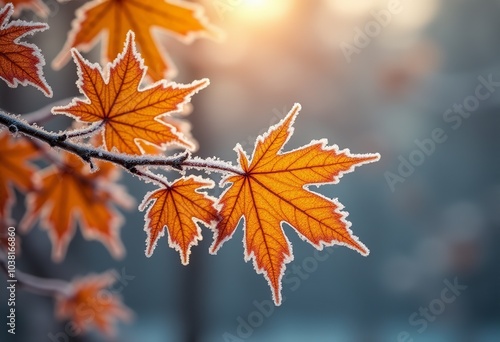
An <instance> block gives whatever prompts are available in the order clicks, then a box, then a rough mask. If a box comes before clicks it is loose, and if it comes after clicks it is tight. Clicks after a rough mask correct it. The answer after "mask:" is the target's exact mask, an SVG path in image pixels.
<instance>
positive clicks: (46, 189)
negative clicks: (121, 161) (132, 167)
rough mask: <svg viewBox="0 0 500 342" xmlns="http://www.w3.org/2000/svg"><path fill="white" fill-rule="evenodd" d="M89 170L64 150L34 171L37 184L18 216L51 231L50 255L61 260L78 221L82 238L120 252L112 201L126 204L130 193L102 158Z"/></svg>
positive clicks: (26, 224)
mask: <svg viewBox="0 0 500 342" xmlns="http://www.w3.org/2000/svg"><path fill="white" fill-rule="evenodd" d="M97 166H98V167H99V166H101V167H100V168H99V170H98V171H96V172H93V173H90V171H89V167H88V165H86V164H84V163H83V162H82V161H81V160H80V159H79V158H78V157H76V156H75V155H73V154H70V153H65V154H64V158H63V161H62V163H61V164H55V165H52V166H49V167H48V168H46V169H44V170H42V171H40V172H39V173H37V174H36V175H35V177H34V179H35V190H34V191H33V192H31V193H30V194H29V195H28V197H27V211H26V214H25V216H24V218H23V220H22V222H21V228H22V229H24V230H26V229H28V228H29V227H31V226H32V224H33V223H34V222H35V221H36V220H38V219H39V220H40V222H41V226H42V227H43V228H44V229H46V230H47V231H48V233H49V236H50V239H51V241H52V244H53V249H52V258H53V259H54V260H55V261H60V260H62V259H63V258H64V256H65V254H66V249H67V247H68V244H69V242H70V241H71V239H72V238H73V235H74V233H75V228H76V223H77V222H79V224H80V229H81V231H82V234H83V236H84V237H85V238H86V239H96V240H99V241H101V242H102V243H103V244H104V245H105V246H106V247H107V248H108V249H109V250H110V252H111V253H112V255H113V256H114V257H116V258H119V257H121V256H122V255H123V254H124V249H123V246H122V243H121V241H120V238H119V236H118V229H119V227H120V225H121V223H122V217H121V215H120V214H119V213H118V212H117V211H116V209H115V208H114V205H115V204H118V205H120V206H121V207H124V208H130V207H131V206H132V205H133V202H134V201H133V199H132V198H131V197H130V196H129V195H128V194H127V193H126V192H125V190H124V188H123V187H121V186H119V185H117V184H116V183H115V180H116V178H117V175H116V173H115V172H113V170H112V169H110V168H109V167H106V164H104V165H103V163H101V162H98V163H97Z"/></svg>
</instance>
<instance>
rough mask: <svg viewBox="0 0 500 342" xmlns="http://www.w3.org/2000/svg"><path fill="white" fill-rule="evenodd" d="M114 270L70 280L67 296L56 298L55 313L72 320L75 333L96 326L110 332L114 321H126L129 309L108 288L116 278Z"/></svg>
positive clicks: (131, 315)
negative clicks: (69, 290)
mask: <svg viewBox="0 0 500 342" xmlns="http://www.w3.org/2000/svg"><path fill="white" fill-rule="evenodd" d="M115 273H116V272H106V273H103V274H99V275H88V276H86V277H84V278H80V279H77V280H75V281H73V282H72V283H71V293H70V295H68V296H58V297H57V298H56V316H57V317H58V318H59V319H69V320H71V321H72V322H73V324H74V325H75V328H76V332H77V333H81V332H86V331H88V330H89V329H90V328H94V327H95V328H97V329H98V330H100V331H101V332H103V333H105V334H108V335H113V334H114V332H115V331H114V323H115V321H117V320H122V321H126V322H128V321H130V320H131V319H132V317H133V314H132V311H131V310H130V309H129V308H127V307H126V306H124V305H123V303H122V301H121V298H120V297H119V296H118V295H117V294H116V293H115V292H113V291H110V290H108V288H109V287H110V286H112V285H113V284H114V283H115V282H116V280H117V275H115Z"/></svg>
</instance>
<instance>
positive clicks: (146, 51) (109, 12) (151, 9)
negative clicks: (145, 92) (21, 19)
mask: <svg viewBox="0 0 500 342" xmlns="http://www.w3.org/2000/svg"><path fill="white" fill-rule="evenodd" d="M129 30H132V31H134V32H135V33H136V34H137V44H138V46H139V49H140V50H141V53H142V55H143V56H144V59H145V60H146V64H147V65H148V66H149V69H148V76H150V77H151V79H152V80H153V81H158V80H161V79H163V78H165V77H167V78H171V77H173V76H174V74H175V72H176V71H175V68H174V67H173V66H172V63H171V62H170V59H169V57H168V54H167V53H166V52H165V51H164V50H163V49H159V48H158V46H159V45H160V42H161V40H160V38H161V36H159V35H158V34H157V33H169V34H171V35H173V36H174V37H176V38H178V39H181V40H183V41H184V42H186V43H189V42H191V41H192V40H193V39H194V38H197V37H201V36H208V37H211V36H214V37H215V36H217V31H216V29H215V28H213V27H211V26H210V25H209V24H208V23H207V19H206V18H205V17H204V16H203V14H202V9H201V7H200V6H197V5H195V4H192V3H189V2H186V1H166V0H157V1H148V0H93V1H90V2H88V3H87V4H85V5H83V6H82V7H81V8H79V9H78V10H77V12H76V19H75V20H74V21H73V24H72V29H71V31H70V32H69V34H68V39H67V40H66V43H65V45H64V47H63V49H62V50H61V52H60V53H59V55H58V56H57V57H56V58H55V60H54V61H53V62H52V66H53V67H54V68H55V69H60V68H62V67H63V66H64V65H65V64H66V63H67V62H68V60H69V51H70V49H71V48H73V47H75V48H77V49H78V50H80V51H84V52H87V51H89V50H90V49H91V48H92V47H93V46H94V45H95V44H96V43H97V41H99V40H101V41H102V48H101V51H102V58H101V61H102V63H103V64H104V63H105V62H107V61H109V60H111V59H112V58H114V56H116V55H117V54H118V53H119V52H120V50H121V47H122V43H121V42H122V41H123V38H124V37H125V35H126V33H127V31H129ZM110 56H111V57H110Z"/></svg>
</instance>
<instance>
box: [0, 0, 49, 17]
mask: <svg viewBox="0 0 500 342" xmlns="http://www.w3.org/2000/svg"><path fill="white" fill-rule="evenodd" d="M9 2H10V3H11V4H13V5H14V16H15V17H18V16H19V15H20V14H21V11H22V10H23V9H27V10H31V11H33V12H35V13H36V15H38V16H39V17H41V18H47V17H48V16H49V13H50V10H49V8H48V7H47V5H45V3H44V2H43V1H42V0H8V1H3V0H0V5H5V3H9Z"/></svg>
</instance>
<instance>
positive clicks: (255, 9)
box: [234, 0, 293, 25]
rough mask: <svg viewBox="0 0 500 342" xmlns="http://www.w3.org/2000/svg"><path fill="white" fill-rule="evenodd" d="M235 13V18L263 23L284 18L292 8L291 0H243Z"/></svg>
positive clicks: (257, 23)
mask: <svg viewBox="0 0 500 342" xmlns="http://www.w3.org/2000/svg"><path fill="white" fill-rule="evenodd" d="M241 2H242V3H241V5H240V6H239V7H238V8H237V9H236V11H235V13H234V19H235V20H244V21H248V22H252V23H255V24H256V25H261V24H263V23H270V22H276V21H279V20H280V19H283V18H284V17H285V16H286V15H287V14H288V13H289V12H290V10H291V7H292V5H293V1H290V0H242V1H241Z"/></svg>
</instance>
